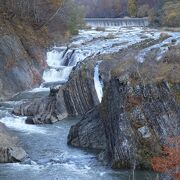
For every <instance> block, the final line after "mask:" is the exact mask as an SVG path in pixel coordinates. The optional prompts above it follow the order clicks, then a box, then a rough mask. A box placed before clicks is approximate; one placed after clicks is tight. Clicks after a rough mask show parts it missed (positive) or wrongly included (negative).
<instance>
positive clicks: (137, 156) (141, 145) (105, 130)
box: [68, 48, 180, 169]
mask: <svg viewBox="0 0 180 180" xmlns="http://www.w3.org/2000/svg"><path fill="white" fill-rule="evenodd" d="M174 49H175V48H174ZM170 54H171V50H170V52H168V54H167V55H165V56H164V60H162V61H160V62H157V61H156V62H154V61H153V63H154V64H153V65H152V64H150V66H149V65H147V64H146V63H147V62H145V63H140V64H137V62H133V61H132V62H131V59H130V58H132V57H136V55H135V54H134V55H133V56H129V55H128V56H127V55H126V54H125V55H124V56H123V57H125V58H124V59H123V57H122V58H121V62H120V63H119V65H116V67H115V68H114V69H115V70H114V69H112V71H111V75H110V76H108V73H107V72H106V73H105V77H110V78H109V79H110V80H109V82H106V84H105V88H104V89H103V91H104V96H103V100H102V102H101V104H100V105H98V106H97V107H96V108H95V110H94V111H93V113H88V114H87V116H86V117H85V118H83V119H82V120H81V122H79V123H78V124H76V125H74V126H73V127H72V128H71V130H70V132H69V136H68V144H70V145H72V146H75V147H77V146H79V147H89V148H94V149H98V147H99V145H100V146H101V148H102V152H105V153H103V154H104V156H103V160H105V161H108V162H109V164H110V165H111V166H112V167H113V168H118V169H119V168H133V167H136V168H151V163H150V162H151V158H152V157H153V156H157V155H159V154H161V151H162V147H163V146H164V145H165V144H166V143H167V142H166V140H167V139H168V137H173V136H178V135H179V131H177V128H178V124H179V121H180V119H179V117H180V106H179V102H180V101H179V92H180V83H179V82H180V79H179V77H178V75H177V74H178V73H179V64H178V61H176V60H175V59H178V58H177V57H176V55H178V54H176V53H175V52H174V53H173V54H174V57H173V58H172V57H171V55H170ZM114 57H115V56H113V58H114ZM150 57H151V56H149V59H148V63H149V62H151V58H150ZM175 57H176V58H175ZM127 58H128V60H129V61H128V62H127ZM167 62H168V63H167ZM104 63H105V59H104ZM103 66H104V65H102V67H103ZM111 67H112V66H111ZM152 67H155V68H154V69H153V71H152V69H151V68H152ZM104 68H105V66H104ZM156 68H157V71H156ZM164 69H169V70H167V71H166V72H164ZM170 69H174V72H173V74H171V73H172V70H170ZM103 75H104V74H103ZM102 77H104V76H102ZM98 127H102V129H100V128H98ZM99 131H100V132H99ZM92 132H93V134H94V136H95V137H96V141H94V140H93V136H92V139H91V138H90V137H91V136H90V135H91V134H92ZM98 133H100V134H101V135H100V134H98ZM104 137H105V141H104ZM89 142H90V143H94V145H93V144H90V143H89ZM99 142H101V143H103V144H101V143H100V144H99V145H97V143H99ZM89 144H90V145H89Z"/></svg>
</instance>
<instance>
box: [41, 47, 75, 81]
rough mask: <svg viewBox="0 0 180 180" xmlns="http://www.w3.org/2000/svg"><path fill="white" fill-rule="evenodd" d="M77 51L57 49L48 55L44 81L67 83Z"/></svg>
mask: <svg viewBox="0 0 180 180" xmlns="http://www.w3.org/2000/svg"><path fill="white" fill-rule="evenodd" d="M74 54H75V50H72V49H69V48H65V47H64V48H57V47H55V48H54V49H53V50H52V51H49V52H48V53H47V64H48V68H47V69H46V70H45V71H44V74H43V79H44V81H45V83H48V82H62V83H63V82H66V81H68V78H69V75H70V73H71V71H72V68H73V66H74V65H75V64H74V63H73V62H74Z"/></svg>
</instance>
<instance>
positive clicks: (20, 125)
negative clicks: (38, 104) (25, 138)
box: [0, 114, 46, 134]
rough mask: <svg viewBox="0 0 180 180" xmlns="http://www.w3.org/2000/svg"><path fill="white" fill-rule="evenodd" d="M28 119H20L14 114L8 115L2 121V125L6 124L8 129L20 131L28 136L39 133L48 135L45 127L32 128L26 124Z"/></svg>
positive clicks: (0, 120)
mask: <svg viewBox="0 0 180 180" xmlns="http://www.w3.org/2000/svg"><path fill="white" fill-rule="evenodd" d="M26 118H27V117H18V116H14V115H12V114H8V115H6V116H5V117H3V118H1V119H0V122H1V123H4V124H5V125H6V126H7V127H8V128H11V129H13V130H18V131H21V132H24V133H27V134H32V133H37V134H46V131H45V129H44V128H43V127H38V126H32V125H29V124H26V123H25V120H26Z"/></svg>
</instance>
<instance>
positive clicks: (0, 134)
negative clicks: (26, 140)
mask: <svg viewBox="0 0 180 180" xmlns="http://www.w3.org/2000/svg"><path fill="white" fill-rule="evenodd" d="M17 141H18V140H17V138H16V137H13V136H12V135H10V134H9V132H8V131H7V130H6V127H5V126H4V125H3V124H1V123H0V163H12V162H21V161H23V160H24V159H25V158H26V157H27V154H26V152H25V151H24V150H23V149H22V148H21V147H18V146H17Z"/></svg>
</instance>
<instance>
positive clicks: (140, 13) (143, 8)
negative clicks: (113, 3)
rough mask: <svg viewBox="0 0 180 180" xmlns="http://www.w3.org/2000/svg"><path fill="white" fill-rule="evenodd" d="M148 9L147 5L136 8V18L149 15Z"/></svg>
mask: <svg viewBox="0 0 180 180" xmlns="http://www.w3.org/2000/svg"><path fill="white" fill-rule="evenodd" d="M149 11H150V7H149V5H148V4H144V5H142V6H140V7H139V8H138V12H137V16H138V17H147V16H148V15H149Z"/></svg>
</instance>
